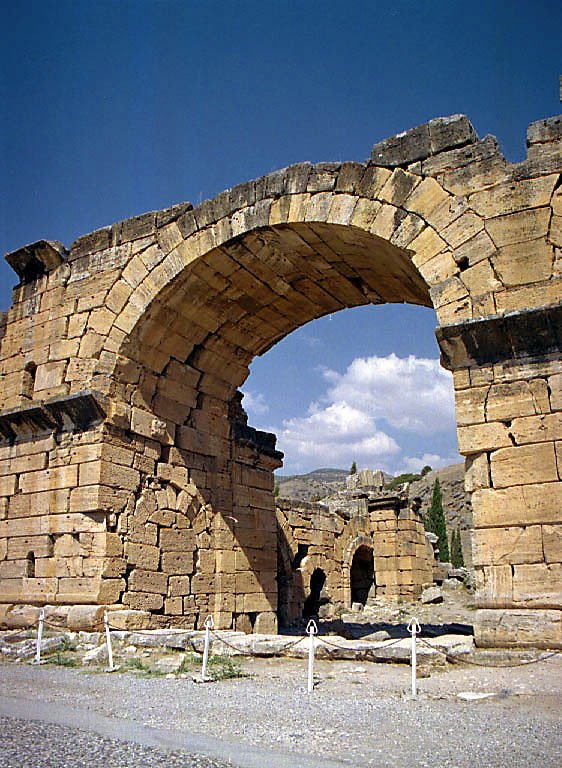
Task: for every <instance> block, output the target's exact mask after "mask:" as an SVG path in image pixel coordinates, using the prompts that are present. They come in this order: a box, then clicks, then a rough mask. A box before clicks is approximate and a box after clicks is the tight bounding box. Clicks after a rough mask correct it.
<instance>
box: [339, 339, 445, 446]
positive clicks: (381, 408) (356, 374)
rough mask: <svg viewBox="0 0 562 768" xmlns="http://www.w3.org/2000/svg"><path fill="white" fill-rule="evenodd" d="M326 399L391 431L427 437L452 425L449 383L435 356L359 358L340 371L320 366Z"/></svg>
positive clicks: (393, 355) (392, 355)
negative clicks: (349, 406) (326, 387)
mask: <svg viewBox="0 0 562 768" xmlns="http://www.w3.org/2000/svg"><path fill="white" fill-rule="evenodd" d="M324 377H325V379H326V380H327V381H328V382H330V384H331V385H332V386H331V387H330V389H329V391H328V393H327V395H326V397H327V399H328V401H329V402H344V403H351V404H353V405H354V406H355V407H358V408H361V410H362V411H364V412H365V413H366V414H369V415H370V416H372V417H373V418H375V419H384V420H385V421H386V422H388V424H390V425H391V426H392V427H395V428H396V429H400V430H404V431H406V432H414V433H417V434H421V435H431V434H435V433H437V432H447V431H449V430H451V429H454V426H455V405H454V396H453V381H452V375H451V374H450V373H449V371H446V370H444V369H443V368H441V366H440V365H439V361H438V360H430V359H427V358H418V357H415V356H414V355H410V356H409V357H406V358H400V357H397V356H396V355H395V354H394V353H393V354H391V355H388V356H387V357H367V358H364V357H358V358H356V359H355V360H354V361H353V362H352V363H351V365H350V366H349V367H348V369H347V371H345V373H343V374H340V373H338V372H337V371H332V370H329V369H327V370H325V371H324Z"/></svg>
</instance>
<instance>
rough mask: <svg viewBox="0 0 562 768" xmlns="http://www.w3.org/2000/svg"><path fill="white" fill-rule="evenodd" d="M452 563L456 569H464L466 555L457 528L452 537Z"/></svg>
mask: <svg viewBox="0 0 562 768" xmlns="http://www.w3.org/2000/svg"><path fill="white" fill-rule="evenodd" d="M451 563H452V564H453V565H454V566H455V568H463V567H464V555H463V551H462V541H461V532H460V529H459V528H457V529H456V531H453V533H452V535H451Z"/></svg>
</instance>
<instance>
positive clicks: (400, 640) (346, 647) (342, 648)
mask: <svg viewBox="0 0 562 768" xmlns="http://www.w3.org/2000/svg"><path fill="white" fill-rule="evenodd" d="M302 639H303V640H304V637H303V638H302ZM406 639H407V638H405V637H399V638H397V639H396V640H393V641H392V642H391V643H386V640H381V645H377V648H381V649H382V650H384V649H386V648H392V646H393V645H398V643H403V642H404V640H406ZM318 640H320V642H322V643H324V644H325V645H329V646H330V647H332V648H337V649H338V650H339V651H352V650H353V646H350V645H338V644H337V643H333V642H331V641H330V640H326V636H325V635H318ZM351 642H353V640H352V641H351ZM382 643H386V645H382Z"/></svg>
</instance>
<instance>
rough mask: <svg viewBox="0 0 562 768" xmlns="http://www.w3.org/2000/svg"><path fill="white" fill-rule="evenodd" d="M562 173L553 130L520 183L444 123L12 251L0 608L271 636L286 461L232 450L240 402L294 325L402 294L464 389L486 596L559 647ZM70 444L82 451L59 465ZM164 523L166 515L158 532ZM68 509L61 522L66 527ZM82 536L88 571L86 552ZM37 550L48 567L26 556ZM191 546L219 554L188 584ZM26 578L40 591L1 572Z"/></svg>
mask: <svg viewBox="0 0 562 768" xmlns="http://www.w3.org/2000/svg"><path fill="white" fill-rule="evenodd" d="M561 172H562V128H561V122H560V119H559V118H553V119H550V120H546V121H539V122H538V123H534V124H533V125H531V126H530V128H529V132H528V152H527V159H526V160H525V161H524V162H522V163H518V164H515V165H511V164H509V163H507V162H506V160H505V158H503V156H502V155H501V152H500V151H499V149H498V146H497V142H496V141H495V139H494V138H493V137H485V138H484V139H482V140H480V139H479V138H478V137H477V136H476V134H475V132H474V130H473V128H472V126H471V124H470V122H469V121H468V120H467V119H466V118H465V117H463V116H454V117H453V118H445V119H443V118H442V119H438V120H434V121H430V122H429V123H428V124H426V125H424V126H420V127H419V128H416V129H414V130H412V131H409V132H406V133H404V134H401V135H400V136H397V137H394V138H393V139H390V140H387V141H386V142H382V143H381V144H379V145H377V146H376V147H375V148H374V149H373V153H372V160H371V162H369V163H366V164H363V163H354V162H350V163H321V164H317V165H314V166H313V165H310V164H307V163H302V164H298V165H295V166H291V167H290V168H287V169H282V170H281V171H278V172H275V173H273V174H270V175H268V176H265V177H263V178H261V179H257V180H255V181H252V182H249V183H247V184H242V185H240V186H238V187H235V188H234V189H231V190H227V191H226V192H224V193H221V194H220V195H218V196H217V197H216V198H215V199H214V200H212V201H206V202H205V203H203V204H202V205H201V206H199V207H198V208H196V209H192V206H191V205H189V204H182V205H179V206H175V207H173V208H170V209H167V210H165V211H160V212H153V213H149V214H145V215H143V216H139V217H136V218H134V219H129V220H127V221H124V222H119V223H117V224H115V225H113V226H111V227H107V228H104V229H102V230H98V231H97V232H93V233H91V234H89V235H86V236H84V237H82V238H80V239H79V240H77V241H76V242H75V243H73V244H72V246H71V247H70V250H67V249H65V248H64V246H62V245H61V244H60V243H56V242H47V241H40V242H38V243H34V244H33V245H30V246H25V247H24V248H21V249H19V250H18V251H16V252H14V253H12V254H8V256H7V259H8V261H9V263H10V264H11V265H12V266H13V267H14V269H15V270H16V272H17V274H18V276H19V279H20V284H19V285H18V287H17V288H16V289H15V290H14V294H13V305H12V307H11V308H10V309H9V311H8V313H7V315H6V316H5V317H3V318H1V319H0V426H1V429H0V433H1V435H2V442H1V445H0V515H1V517H2V519H1V520H0V523H1V524H2V528H1V532H2V536H1V538H2V543H1V544H0V558H1V560H0V565H1V568H2V573H4V574H6V576H2V577H0V597H1V599H3V600H5V601H8V600H9V599H12V597H13V598H14V599H15V598H17V599H18V600H19V599H24V597H26V598H28V599H33V600H36V601H37V602H40V601H42V600H46V599H47V595H48V596H49V599H51V598H53V599H54V600H55V601H58V602H65V601H71V600H76V602H78V601H88V600H95V601H96V602H100V603H106V602H108V603H110V602H113V601H118V602H123V603H125V604H128V605H133V604H138V605H140V604H141V603H143V602H144V604H145V605H149V604H150V605H153V606H156V604H158V605H159V606H160V607H152V608H150V610H151V611H152V612H153V615H154V616H156V617H158V616H160V617H168V619H169V620H171V619H172V618H173V619H174V620H176V619H177V620H179V619H180V618H181V617H184V618H185V621H186V622H188V623H189V622H198V621H200V619H201V616H202V614H203V613H204V612H206V611H207V610H209V611H213V612H214V613H215V614H216V616H217V623H219V624H220V625H221V626H233V625H236V626H238V625H239V626H243V625H244V626H246V627H248V626H255V625H256V622H257V621H258V619H259V617H260V616H261V614H264V618H263V619H260V622H261V621H262V622H263V623H264V624H271V623H272V622H273V614H274V611H275V606H276V585H275V583H274V578H273V577H272V574H274V572H275V567H272V565H271V558H270V555H271V554H272V553H271V552H270V551H269V546H270V545H271V546H272V547H274V540H275V532H274V528H275V524H274V502H273V492H272V489H273V480H272V469H273V468H274V466H277V465H278V462H279V461H280V456H279V455H278V454H275V450H274V447H273V448H272V446H271V444H270V445H269V446H266V447H265V449H264V446H263V445H262V444H261V443H260V440H257V442H255V441H254V443H255V444H253V437H252V438H251V439H249V440H248V439H246V438H244V437H243V435H242V436H240V435H239V434H238V432H237V429H238V428H235V427H234V425H235V424H236V419H233V418H232V414H231V412H230V411H231V404H232V402H233V400H234V399H235V397H236V392H237V390H238V388H239V387H240V386H241V385H242V384H243V382H244V380H245V378H246V377H247V375H248V372H249V365H250V363H251V361H252V359H253V358H254V357H255V356H256V355H259V354H263V353H264V352H265V351H267V349H269V348H270V347H271V346H272V345H273V344H275V343H276V342H277V341H278V340H280V339H281V338H283V337H284V336H286V335H287V334H288V333H290V332H291V331H292V330H294V329H295V328H298V327H299V326H301V325H303V324H304V323H306V322H308V321H310V320H312V319H314V318H316V317H320V316H322V315H325V314H326V313H330V312H335V311H338V310H339V309H343V308H345V307H352V306H358V305H361V304H369V303H371V304H379V303H383V302H410V303H414V304H421V305H424V306H433V307H434V308H435V310H436V312H437V316H438V319H439V322H440V324H441V325H440V328H439V330H438V340H439V343H440V347H441V352H442V360H443V363H444V364H445V365H446V366H447V367H449V368H450V369H451V370H452V371H453V376H454V383H455V390H456V398H457V409H458V434H459V445H460V450H461V452H462V453H463V454H464V455H465V456H466V457H467V482H468V487H469V489H470V491H471V492H472V494H473V498H472V502H473V509H474V517H475V526H476V533H475V552H476V558H475V562H476V567H477V570H478V584H479V590H478V596H477V600H478V601H479V603H480V605H482V606H490V607H491V608H492V609H493V611H499V610H502V611H503V613H502V616H503V617H504V621H505V622H506V623H505V627H506V633H507V634H509V631H510V630H509V626H510V625H509V622H510V621H512V625H513V627H515V629H514V630H513V632H512V634H514V636H515V635H516V634H517V633H516V625H517V622H520V619H519V618H518V616H519V613H517V611H519V608H520V606H526V607H527V608H528V609H531V610H532V611H534V612H535V614H534V615H535V620H536V621H539V619H540V617H541V616H542V618H543V619H544V620H545V621H547V622H548V623H549V627H550V629H549V630H548V632H549V633H550V634H549V635H548V636H549V637H550V638H551V640H552V642H555V643H558V642H562V640H561V634H560V633H561V628H560V616H561V613H560V609H561V607H562V600H561V595H562V581H561V575H560V567H561V562H562V552H561V547H560V526H561V516H560V511H559V510H560V508H561V507H560V503H559V502H560V493H561V491H560V488H561V487H562V482H561V474H562V472H561V467H560V448H559V445H560V442H561V441H562V428H561V425H560V420H559V418H558V416H559V413H560V390H561V379H562V365H561V362H560V361H561V349H560V339H561V337H562V334H561V332H560V328H561V319H560V317H561V308H560V297H561V295H562V291H561V289H560V285H561V283H562V280H561V277H562V276H561V270H560V264H561V252H562V226H561V223H562V196H561V193H562V188H561V187H560V174H561ZM73 397H74V398H77V399H76V400H72V398H73ZM73 403H74V405H73ZM77 403H81V405H80V407H79V408H78V409H77V408H76V407H75V405H76V404H77ZM43 441H47V442H46V443H44V444H45V445H47V443H48V444H49V445H50V446H52V447H49V448H48V449H47V448H40V447H39V446H41V445H42V444H43ZM90 443H91V445H92V446H93V447H92V448H91V449H88V450H86V446H88V445H89V444H90ZM68 444H72V445H74V444H76V446H78V447H80V448H83V450H80V451H79V450H75V451H73V450H72V449H71V450H70V452H69V454H68V456H67V457H66V459H64V460H62V459H61V458H60V457H59V453H60V451H61V450H62V448H61V446H63V445H64V449H65V450H66V449H67V445H68ZM252 445H253V447H252ZM96 451H98V453H96ZM61 455H63V454H61ZM59 462H60V466H59ZM172 476H173V477H174V478H178V477H179V478H180V479H179V480H174V482H177V483H178V485H177V487H174V488H173V490H174V492H175V493H176V501H175V502H174V500H173V499H172V498H171V492H170V498H169V500H167V501H166V504H168V506H165V507H160V501H158V509H157V510H156V511H154V512H151V513H150V514H149V515H148V517H147V518H146V520H145V521H144V522H143V523H142V524H140V523H139V524H138V525H136V524H135V519H136V518H135V514H136V513H138V514H139V516H140V517H143V516H144V515H146V514H148V513H147V512H146V507H145V505H144V499H145V496H147V495H148V494H149V491H150V492H151V493H158V492H160V493H161V494H162V492H163V491H165V492H166V494H167V495H168V489H167V487H165V486H166V484H168V486H169V484H170V479H169V478H171V477H172ZM154 479H156V480H158V482H160V484H161V486H162V487H161V488H159V489H157V488H156V487H155V486H154V485H153V483H154V482H155V480H154ZM182 491H183V492H184V493H185V494H187V496H189V498H190V499H195V502H193V503H194V504H195V506H196V507H198V508H199V510H200V511H199V512H197V514H196V517H195V518H194V519H193V520H191V519H190V523H191V526H192V527H193V526H194V525H196V526H197V527H198V526H199V522H196V520H197V519H198V518H197V515H199V514H201V515H203V512H202V511H201V510H203V509H204V510H205V512H204V516H205V530H204V531H203V530H201V531H200V532H198V533H193V534H190V535H189V536H188V535H185V542H184V543H185V551H183V550H182V552H183V559H184V560H185V568H184V570H185V572H184V573H182V574H178V573H172V572H168V571H167V570H166V569H167V566H165V565H164V563H168V562H171V561H172V560H173V557H172V556H170V557H166V558H164V554H166V553H167V552H174V550H166V551H165V550H164V549H163V547H162V546H161V545H160V537H162V541H163V542H167V543H166V547H168V546H169V545H170V542H171V538H172V537H173V536H175V535H176V534H172V535H170V534H169V533H168V529H169V530H173V531H179V530H182V527H181V526H183V525H184V524H185V521H186V520H187V519H189V515H190V514H192V513H191V512H190V513H189V514H187V515H186V513H185V511H184V510H183V508H182V507H181V506H180V507H178V504H183V503H184V500H185V496H181V494H182ZM180 496H181V499H182V501H181V503H180V502H179V497H180ZM160 498H161V499H163V496H162V495H161V497H160ZM141 500H142V501H143V504H141ZM191 503H192V502H191V501H190V502H189V504H191ZM174 504H175V506H174ZM137 505H138V506H137ZM160 510H161V511H162V512H163V513H164V512H170V513H173V515H174V522H172V517H171V515H169V514H163V515H161V516H159V517H158V520H161V522H158V521H156V522H154V521H152V520H150V519H149V518H150V517H151V516H152V515H158V512H159V511H160ZM65 515H70V516H75V517H73V518H72V519H73V523H72V529H71V530H68V531H67V530H64V531H59V530H58V529H57V526H59V525H61V524H62V520H63V518H64V516H65ZM32 518H34V519H35V522H29V520H31V519H32ZM201 519H202V518H201ZM201 524H202V523H201ZM69 525H70V524H69ZM153 526H156V527H153ZM129 529H131V531H133V530H134V534H132V533H130V530H129ZM500 531H501V533H500ZM59 532H60V533H63V534H67V533H68V534H69V535H74V534H76V535H77V536H78V544H80V547H78V548H77V547H76V546H74V545H71V542H70V540H69V539H65V540H64V545H63V544H59V545H58V550H57V552H56V553H55V549H54V546H55V543H56V542H55V541H54V539H53V540H52V547H53V548H52V550H51V549H50V547H51V544H50V543H49V541H50V540H49V539H47V538H44V537H47V536H55V535H58V533H59ZM92 532H94V533H95V534H96V535H98V538H97V539H96V550H95V556H94V554H93V553H92V554H88V550H87V549H84V548H83V544H82V543H81V541H80V536H81V535H82V534H84V536H83V538H82V542H84V543H85V542H86V541H88V538H87V536H86V534H91V533H92ZM204 534H206V535H204ZM133 535H134V536H135V537H136V539H135V540H133V538H132V536H133ZM29 536H32V537H39V538H35V541H36V542H37V552H35V550H28V551H26V553H25V555H24V556H22V553H23V552H24V550H26V549H27V545H26V544H25V543H24V541H22V539H25V538H26V537H29ZM193 536H195V547H196V550H197V551H199V552H201V553H203V552H205V553H206V552H209V553H211V554H209V555H207V554H205V555H202V556H201V558H200V562H201V569H200V571H197V567H196V566H195V568H194V565H193V559H194V558H193V551H195V550H192V549H191V547H192V546H194V542H193ZM206 536H208V539H207V538H206ZM42 537H43V538H42ZM155 537H156V543H155ZM198 537H199V538H198ZM177 538H178V540H180V538H181V537H180V536H179V534H178V535H177ZM141 539H142V540H141ZM187 540H189V541H187ZM182 541H183V539H182ZM506 542H510V544H509V545H506V547H504V548H503V549H502V546H503V544H504V543H506ZM132 544H138V545H145V546H148V547H150V546H152V547H157V548H158V553H159V561H158V565H157V567H156V562H155V560H153V561H152V563H153V569H151V568H146V567H141V565H139V563H137V562H134V561H133V559H131V558H132V556H131V555H130V554H129V552H130V551H132V550H131V545H132ZM125 546H127V551H126V549H125ZM182 546H183V545H182ZM104 548H105V549H104ZM133 549H134V548H133ZM63 550H64V552H65V553H67V554H64V555H63V554H62V551H63ZM238 551H239V552H241V553H243V554H240V555H239V556H238V558H237V557H236V555H234V557H233V556H232V555H233V553H236V552H238ZM272 552H273V553H274V550H272ZM30 553H32V557H28V555H29V554H30ZM258 553H260V554H259V556H258ZM266 553H268V554H266ZM61 558H62V559H61ZM90 558H93V559H91V560H90ZM96 558H97V562H96ZM478 558H479V559H478ZM67 559H68V563H67V562H66V560H67ZM180 559H181V558H180ZM24 560H25V563H24V562H23V561H24ZM39 560H42V561H44V562H41V563H39V564H37V563H38V561H39ZM33 561H34V562H33ZM86 561H88V562H86ZM106 563H107V565H106ZM32 565H33V567H34V569H35V575H33V576H28V575H17V576H16V575H13V574H17V573H19V574H21V573H22V570H25V573H26V574H28V573H31V572H32V571H31V567H32ZM193 568H194V570H193V573H189V572H188V571H189V570H190V569H193ZM37 569H39V572H40V573H45V574H47V573H48V574H49V575H48V576H47V575H45V576H43V575H41V576H39V574H38V570H37ZM163 569H164V570H163ZM86 571H87V574H86ZM133 571H138V573H136V574H133ZM144 571H148V572H150V573H149V574H144V573H142V572H144ZM59 573H60V574H61V575H60V576H58V575H53V574H59ZM70 573H72V575H69V574H70ZM80 573H82V575H79V574H80ZM152 573H156V574H164V575H165V579H164V578H162V577H161V576H158V577H155V576H152V575H150V574H152ZM199 573H200V574H202V575H201V578H199V577H198V574H199ZM175 576H184V577H190V578H191V582H190V590H191V592H190V594H189V595H187V594H186V595H183V594H175V593H174V594H173V593H172V592H173V590H175V589H176V581H174V582H173V584H174V587H172V581H171V579H172V577H175ZM203 576H204V578H203ZM66 578H68V579H73V580H74V581H73V582H72V583H70V582H68V583H67V582H64V583H63V579H66ZM41 579H51V581H45V582H41V581H40V580H41ZM16 582H17V583H16ZM164 582H165V583H164ZM18 584H19V586H18ZM149 587H150V588H149ZM185 587H186V582H183V588H185ZM53 590H54V591H53ZM133 594H134V597H132V595H133ZM154 595H156V597H154ZM190 595H191V596H193V597H194V600H195V604H196V605H195V608H194V607H193V601H192V600H185V598H187V597H190ZM18 596H22V597H21V598H20V597H18ZM151 596H152V597H151ZM180 597H181V598H182V601H181V611H182V613H181V614H180V613H176V611H179V610H180V601H179V600H178V599H177V598H180ZM197 601H199V603H197ZM197 604H198V605H199V608H197ZM506 610H507V613H506ZM510 610H513V611H516V613H514V614H513V615H512V619H510V615H509V611H510ZM494 616H495V617H496V619H494V620H495V621H496V623H497V617H498V616H499V614H498V613H494ZM485 621H486V615H485V614H482V622H483V624H484V623H485ZM547 634H548V633H547ZM506 636H507V635H506ZM497 640H498V636H497V634H496V636H495V640H494V641H497Z"/></svg>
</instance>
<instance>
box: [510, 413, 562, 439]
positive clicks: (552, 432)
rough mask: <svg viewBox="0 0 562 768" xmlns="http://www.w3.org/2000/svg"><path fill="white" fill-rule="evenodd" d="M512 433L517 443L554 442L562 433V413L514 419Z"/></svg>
mask: <svg viewBox="0 0 562 768" xmlns="http://www.w3.org/2000/svg"><path fill="white" fill-rule="evenodd" d="M510 434H511V435H512V436H513V439H514V441H515V443H516V445H525V444H527V443H538V442H554V441H555V440H556V438H558V437H560V435H562V413H551V414H548V415H546V416H543V415H540V416H527V417H524V418H520V419H514V420H513V422H512V423H511V428H510Z"/></svg>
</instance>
